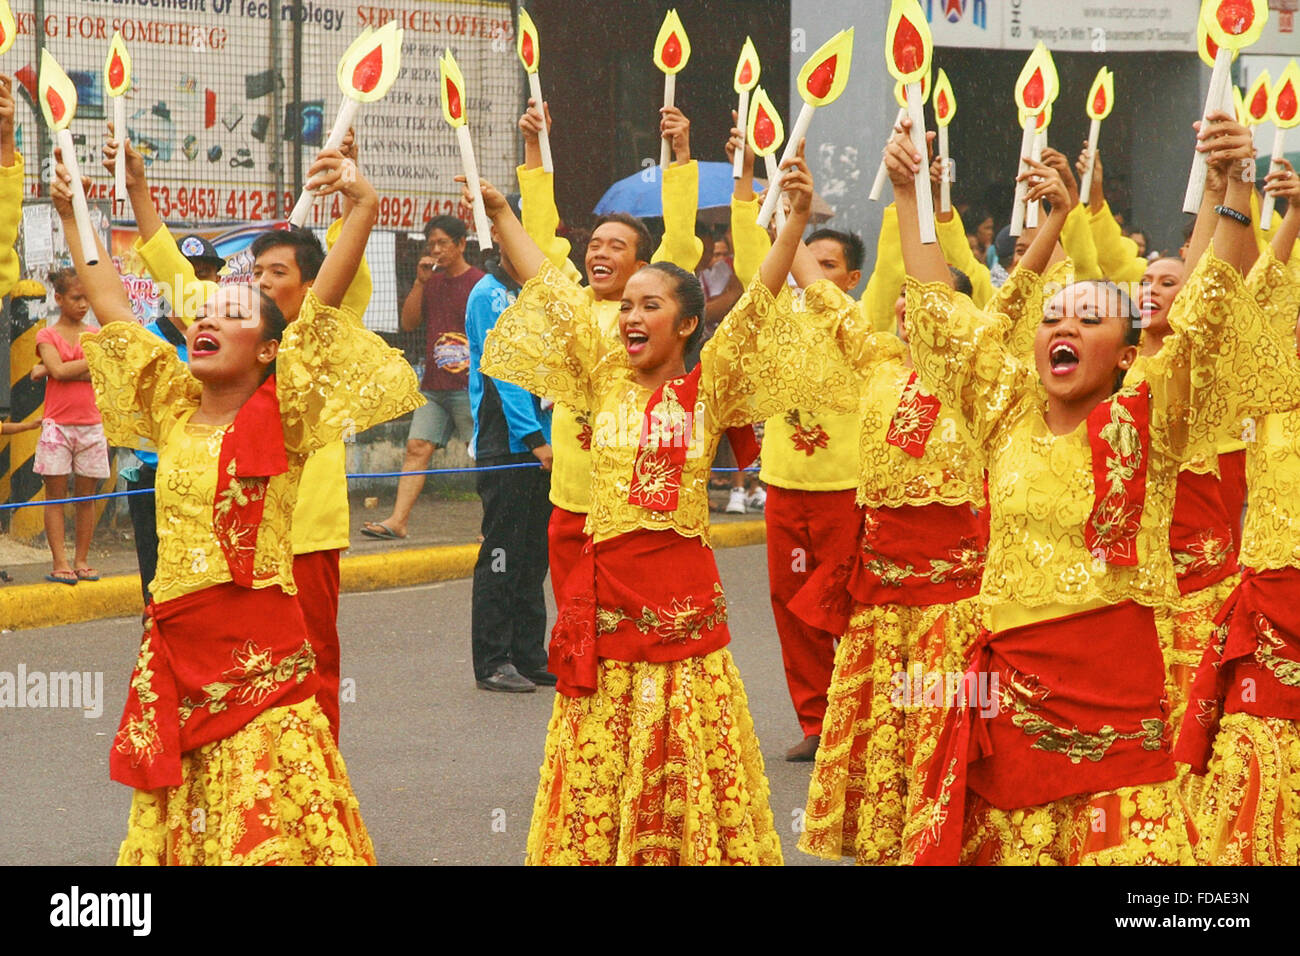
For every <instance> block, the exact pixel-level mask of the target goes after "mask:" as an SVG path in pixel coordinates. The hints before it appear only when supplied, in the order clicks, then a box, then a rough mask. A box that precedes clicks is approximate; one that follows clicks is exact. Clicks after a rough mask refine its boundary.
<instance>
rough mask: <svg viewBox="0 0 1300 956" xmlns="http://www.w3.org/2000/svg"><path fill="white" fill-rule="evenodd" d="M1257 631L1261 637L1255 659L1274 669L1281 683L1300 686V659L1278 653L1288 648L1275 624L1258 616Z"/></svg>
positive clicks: (1256, 647) (1288, 685) (1263, 665)
mask: <svg viewBox="0 0 1300 956" xmlns="http://www.w3.org/2000/svg"><path fill="white" fill-rule="evenodd" d="M1255 633H1256V634H1258V635H1259V639H1260V640H1259V643H1258V644H1257V645H1256V646H1255V660H1256V661H1257V662H1258V663H1259V664H1260V665H1261V666H1262V667H1267V668H1268V669H1269V670H1270V671H1272V673H1273V676H1274V677H1276V678H1277V679H1278V682H1279V683H1281V684H1285V685H1286V686H1287V687H1300V661H1297V660H1292V659H1291V658H1289V657H1284V656H1283V655H1281V654H1279V653H1277V652H1278V651H1280V650H1283V649H1285V648H1286V642H1285V641H1283V640H1282V638H1280V637H1278V636H1277V632H1276V631H1274V630H1273V625H1272V624H1271V623H1269V621H1268V620H1267V619H1266V618H1264V617H1263V616H1262V615H1261V616H1260V617H1258V618H1256V621H1255Z"/></svg>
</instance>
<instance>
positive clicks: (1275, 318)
mask: <svg viewBox="0 0 1300 956" xmlns="http://www.w3.org/2000/svg"><path fill="white" fill-rule="evenodd" d="M1246 291H1247V292H1249V293H1250V297H1251V298H1252V299H1254V300H1255V304H1256V305H1257V306H1259V309H1260V311H1261V312H1263V313H1264V319H1265V321H1267V322H1268V324H1269V325H1270V326H1271V327H1272V328H1273V329H1275V330H1276V332H1277V333H1278V334H1279V335H1282V336H1284V337H1285V336H1288V335H1294V334H1295V328H1296V314H1297V313H1298V312H1300V259H1297V257H1296V256H1294V255H1293V256H1292V257H1291V258H1290V259H1288V260H1287V261H1286V262H1285V263H1284V262H1282V261H1280V260H1279V259H1278V257H1277V256H1276V255H1274V254H1273V247H1272V246H1265V247H1264V249H1263V250H1262V251H1261V252H1260V254H1259V258H1258V259H1256V260H1255V264H1254V265H1253V266H1251V269H1250V273H1249V274H1248V275H1247V276H1246Z"/></svg>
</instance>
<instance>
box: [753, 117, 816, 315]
mask: <svg viewBox="0 0 1300 956" xmlns="http://www.w3.org/2000/svg"><path fill="white" fill-rule="evenodd" d="M781 170H782V178H781V189H782V190H784V192H785V195H786V196H787V197H788V198H789V200H790V213H789V215H787V216H786V220H785V224H784V225H783V226H782V227H781V229H780V231H779V232H778V233H777V234H776V241H775V242H773V243H772V248H771V249H769V250H768V252H767V255H766V256H764V257H763V264H762V265H760V266H759V267H758V274H759V278H760V279H761V281H762V283H763V285H765V286H767V291H768V292H770V293H772V295H776V294H777V293H778V292H779V291H780V290H781V289H783V288H784V287H785V277H786V276H788V275H789V274H790V267H791V266H792V265H793V264H794V255H795V251H796V250H797V249H798V248H799V247H800V246H802V245H803V231H804V228H805V227H806V226H807V225H808V217H809V215H810V213H811V211H812V173H810V172H808V164H807V163H806V162H805V161H804V140H800V141H799V149H798V152H797V153H796V154H795V155H794V157H793V158H791V159H788V160H786V161H785V162H784V163H782V164H781Z"/></svg>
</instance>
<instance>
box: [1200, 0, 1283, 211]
mask: <svg viewBox="0 0 1300 956" xmlns="http://www.w3.org/2000/svg"><path fill="white" fill-rule="evenodd" d="M1267 20H1268V4H1267V2H1266V0H1205V2H1204V3H1203V4H1202V5H1201V21H1202V23H1203V25H1204V27H1205V29H1206V31H1207V32H1208V34H1209V37H1208V39H1210V40H1213V41H1214V43H1215V44H1216V45H1217V47H1218V49H1217V50H1216V51H1215V56H1214V72H1213V73H1211V74H1210V89H1209V92H1208V93H1206V96H1205V109H1204V110H1202V111H1201V119H1202V121H1204V120H1205V117H1207V116H1208V115H1209V114H1211V113H1213V112H1215V111H1217V110H1220V109H1223V107H1224V105H1225V102H1226V96H1227V95H1228V94H1229V91H1228V85H1229V83H1230V82H1231V78H1230V76H1229V70H1230V67H1231V64H1232V57H1233V54H1234V53H1235V52H1236V51H1237V50H1241V49H1244V48H1245V47H1248V46H1250V44H1252V43H1254V42H1255V41H1256V40H1258V39H1259V35H1260V32H1261V31H1262V30H1263V29H1264V24H1265V23H1266V22H1267ZM1202 46H1205V44H1202ZM1205 166H1206V164H1205V154H1204V153H1202V152H1200V151H1199V150H1198V151H1197V152H1196V155H1195V156H1194V157H1193V158H1192V171H1191V173H1189V174H1188V177H1187V192H1186V194H1185V195H1184V196H1183V211H1184V212H1193V213H1194V212H1196V211H1197V210H1198V209H1200V206H1201V196H1202V194H1203V193H1204V192H1205Z"/></svg>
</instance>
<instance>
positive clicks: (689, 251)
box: [650, 106, 704, 272]
mask: <svg viewBox="0 0 1300 956" xmlns="http://www.w3.org/2000/svg"><path fill="white" fill-rule="evenodd" d="M660 112H661V113H662V114H663V117H662V119H661V120H660V123H659V128H660V131H661V133H662V135H663V138H664V139H666V140H668V141H669V142H671V143H672V147H673V164H672V165H671V166H669V167H668V168H667V169H665V170H664V171H663V177H664V179H663V185H662V187H661V189H662V192H663V210H664V236H663V239H661V240H660V242H659V248H658V249H656V250H655V251H654V254H653V255H651V256H650V261H651V262H671V263H673V264H674V265H677V266H680V267H681V268H683V269H685V270H686V271H687V272H694V271H695V267H696V266H698V265H699V264H700V257H701V256H702V255H703V254H704V244H703V243H702V242H700V238H699V236H697V235H695V216H696V212H697V211H698V209H699V204H700V166H699V163H695V162H692V161H691V121H690V120H688V119H687V118H686V116H685V115H684V114H683V113H682V111H681V110H679V109H677V107H675V106H665V107H663V108H662V109H661V110H660Z"/></svg>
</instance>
